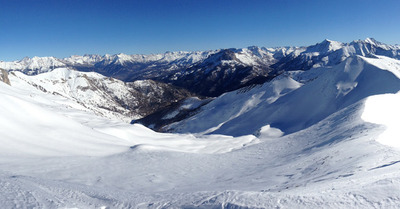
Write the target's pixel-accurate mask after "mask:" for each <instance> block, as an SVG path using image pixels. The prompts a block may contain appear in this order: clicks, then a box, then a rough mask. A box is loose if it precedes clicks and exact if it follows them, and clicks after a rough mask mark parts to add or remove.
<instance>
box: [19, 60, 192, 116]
mask: <svg viewBox="0 0 400 209" xmlns="http://www.w3.org/2000/svg"><path fill="white" fill-rule="evenodd" d="M11 76H12V77H14V78H15V79H20V80H22V81H24V82H25V84H26V85H28V86H31V87H35V88H37V89H39V90H41V91H43V92H46V93H49V94H58V95H62V96H64V97H66V98H68V99H71V100H73V101H76V102H78V103H79V104H81V105H83V106H85V107H86V108H87V109H89V110H92V111H93V112H95V113H96V114H98V115H102V116H106V117H108V118H114V119H120V120H123V121H126V122H130V121H131V120H132V119H137V118H140V117H143V116H145V115H148V114H150V113H152V112H154V111H156V110H157V109H159V108H162V107H164V106H168V105H169V104H171V103H173V102H177V101H179V100H181V99H184V98H186V97H188V96H190V95H191V94H190V93H189V92H187V91H185V90H183V89H177V88H175V87H173V86H170V85H167V84H163V83H158V82H154V81H150V80H143V81H135V82H132V83H125V82H122V81H120V80H117V79H113V78H107V77H105V76H103V75H100V74H98V73H94V72H79V71H75V70H71V69H69V68H57V69H55V70H53V71H51V72H48V73H42V74H39V75H35V76H27V75H25V74H22V73H20V72H12V73H11Z"/></svg>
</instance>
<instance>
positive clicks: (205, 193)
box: [0, 57, 400, 208]
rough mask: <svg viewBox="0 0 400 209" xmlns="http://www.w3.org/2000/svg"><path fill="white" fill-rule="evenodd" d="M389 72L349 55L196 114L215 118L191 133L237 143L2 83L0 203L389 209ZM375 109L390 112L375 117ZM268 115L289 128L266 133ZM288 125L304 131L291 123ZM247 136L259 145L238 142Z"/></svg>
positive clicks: (398, 177)
mask: <svg viewBox="0 0 400 209" xmlns="http://www.w3.org/2000/svg"><path fill="white" fill-rule="evenodd" d="M377 63H380V64H377ZM396 63H398V62H397V61H395V60H392V59H389V58H384V57H378V58H363V57H352V58H350V59H348V60H347V61H346V62H344V63H343V64H341V65H338V66H336V67H333V68H316V69H312V70H311V71H307V72H293V73H290V74H286V75H282V76H281V77H279V78H276V79H275V80H273V81H272V82H269V83H266V84H264V85H263V86H258V87H256V88H253V89H242V90H241V91H236V92H232V93H227V94H225V95H223V96H221V97H219V98H217V99H216V100H214V101H213V102H211V103H209V104H208V105H206V106H204V108H206V109H205V111H203V112H201V113H200V114H202V113H203V114H205V113H206V112H207V109H208V108H210V107H212V108H214V113H215V114H216V116H215V117H212V116H213V115H211V114H208V118H206V119H208V121H209V122H210V123H211V124H212V125H210V126H207V124H205V123H204V124H201V123H199V124H200V125H202V127H201V131H204V130H206V133H210V132H209V131H207V130H209V129H210V128H211V129H213V128H214V127H215V125H216V126H217V127H218V126H219V128H217V129H215V130H222V129H221V128H224V126H225V127H226V125H227V124H230V126H231V127H233V128H234V129H235V130H242V131H238V132H237V133H241V134H237V135H238V136H236V137H232V136H225V135H203V134H162V133H156V132H153V131H151V130H149V129H147V128H145V127H143V126H141V125H128V124H124V123H122V122H118V121H113V120H110V119H107V118H103V117H99V116H96V115H94V114H93V113H92V112H91V111H87V108H86V107H84V106H83V105H80V104H79V103H77V102H76V101H74V100H71V99H70V98H68V97H64V96H60V95H53V94H49V93H44V92H42V91H40V90H38V89H35V88H33V87H32V86H31V85H28V84H27V83H26V82H25V81H23V80H21V79H17V78H16V77H13V76H10V77H11V78H12V79H10V80H11V86H9V85H6V84H4V83H1V82H0V114H1V116H2V117H1V118H0V142H1V144H2V146H1V147H0V205H1V206H2V208H396V207H398V205H400V191H399V189H398V188H399V187H400V172H399V169H400V160H399V159H400V150H399V148H397V147H396V146H388V145H396V144H393V143H385V141H384V140H381V137H382V136H383V135H384V134H385V133H387V132H390V133H391V134H389V135H388V137H389V141H390V142H396V141H398V137H399V135H398V134H397V133H395V134H393V132H391V131H390V129H391V128H394V127H395V124H394V123H395V122H393V123H390V122H388V121H387V120H386V119H387V118H389V117H392V118H400V115H399V112H398V111H396V109H398V108H396V104H398V101H399V100H398V98H399V94H398V93H397V92H398V90H399V88H400V84H399V82H400V81H399V77H397V76H396V72H397V71H396V70H395V69H396V68H392V66H397V64H396ZM64 72H65V71H64ZM340 82H342V84H343V83H350V84H354V83H357V85H340V87H338V86H337V84H338V83H340ZM345 87H347V88H349V89H347V88H345ZM395 93H397V94H395ZM377 94H383V95H377ZM235 95H236V96H235ZM289 99H290V100H291V103H293V105H289V102H288V101H289ZM381 100H383V102H380V101H381ZM392 103H393V105H392ZM190 104H192V103H190ZM261 104H262V105H261ZM277 104H279V106H276V108H277V109H275V110H276V113H274V112H269V109H268V108H270V107H272V106H273V105H277ZM314 104H318V105H314ZM319 105H321V107H320V106H319ZM278 107H281V109H279V108H278ZM318 107H320V108H318ZM290 108H293V110H290ZM382 108H385V109H387V110H393V111H392V112H387V113H385V114H383V115H382V114H380V112H379V111H381V110H382ZM231 109H235V110H231ZM217 110H218V111H217ZM256 110H257V111H256ZM259 110H263V111H264V113H263V111H259ZM220 111H225V113H223V114H222V113H220ZM377 111H378V112H377ZM261 113H263V114H261ZM374 113H376V114H374ZM274 114H278V115H279V116H280V117H283V118H282V120H283V121H288V123H286V124H284V125H279V124H282V123H277V122H276V121H275V122H274V123H270V122H271V121H273V120H271V119H270V118H271V117H272V118H274V117H277V118H278V116H274ZM226 115H228V117H225V116H226ZM389 115H390V116H389ZM202 117H206V116H205V115H204V116H202ZM219 117H223V118H222V119H221V120H218V121H216V120H217V118H219ZM296 117H299V118H305V120H308V122H310V121H311V122H313V123H309V125H308V124H307V123H305V122H302V123H300V124H298V123H296V122H295V120H294V119H295V118H296ZM260 118H264V120H261V119H260ZM239 119H240V120H239ZM232 121H234V122H235V123H233V122H232ZM239 121H241V123H242V124H241V125H240V123H239ZM262 121H263V122H262ZM186 122H188V123H189V122H190V121H186ZM221 123H223V124H222V125H220V124H221ZM375 123H378V124H375ZM380 123H383V124H384V125H379V124H380ZM274 124H278V125H276V126H274ZM252 126H256V127H255V128H252V129H251V128H249V127H252ZM293 127H294V128H293ZM387 127H388V128H387ZM193 128H194V126H193ZM248 128H249V129H250V131H249V130H247V129H248ZM226 130H227V129H226ZM243 130H244V131H243ZM252 130H258V132H257V133H258V134H257V136H258V137H255V136H253V135H246V134H243V133H245V132H253V131H252ZM214 132H216V131H214ZM239 135H240V136H239ZM385 138H386V137H385ZM381 142H382V143H381Z"/></svg>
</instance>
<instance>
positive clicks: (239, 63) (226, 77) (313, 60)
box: [0, 38, 400, 97]
mask: <svg viewBox="0 0 400 209" xmlns="http://www.w3.org/2000/svg"><path fill="white" fill-rule="evenodd" d="M354 55H360V56H374V55H383V56H387V57H391V58H395V59H399V58H400V46H397V45H396V46H393V45H387V44H384V43H381V42H378V41H376V40H375V39H372V38H367V39H365V40H356V41H353V42H351V43H341V42H336V41H331V40H328V39H326V40H324V41H322V42H321V43H317V44H315V45H312V46H307V47H278V48H265V47H257V46H252V47H247V48H242V49H219V50H210V51H198V52H166V53H163V54H151V55H126V54H116V55H108V54H107V55H104V56H100V55H84V56H77V55H74V56H71V57H68V58H64V59H58V58H55V57H33V58H24V59H22V60H20V61H14V62H2V61H0V68H3V69H5V70H8V71H21V72H23V73H25V74H27V75H36V74H40V73H44V72H49V71H52V70H54V69H56V68H59V67H68V68H71V69H75V70H78V71H83V72H97V73H100V74H102V75H104V76H108V77H113V78H117V79H119V80H122V81H125V82H131V81H136V80H144V79H150V80H155V81H161V82H164V83H168V84H172V85H175V86H179V87H182V88H185V89H188V90H190V91H192V92H194V93H196V94H199V95H203V96H212V97H215V96H219V95H221V94H222V93H225V92H228V91H233V90H236V89H239V88H241V87H245V86H248V85H252V84H261V83H264V82H265V81H268V80H271V79H272V78H274V77H276V76H277V75H279V74H281V73H282V72H285V71H293V70H308V69H310V68H312V67H323V66H333V65H336V64H338V63H340V62H342V61H343V60H345V59H346V58H348V57H350V56H354Z"/></svg>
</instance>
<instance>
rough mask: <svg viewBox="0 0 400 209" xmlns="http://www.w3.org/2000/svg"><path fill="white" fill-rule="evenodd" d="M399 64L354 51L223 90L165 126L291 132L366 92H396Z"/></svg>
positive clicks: (190, 129)
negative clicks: (326, 64) (331, 62)
mask: <svg viewBox="0 0 400 209" xmlns="http://www.w3.org/2000/svg"><path fill="white" fill-rule="evenodd" d="M399 69H400V61H398V60H395V59H391V58H387V57H383V56H381V57H375V58H365V57H361V56H355V57H350V58H348V59H347V60H345V61H344V62H342V63H341V64H339V65H337V66H334V67H332V68H314V69H311V70H309V71H297V72H291V73H287V74H283V75H281V76H279V77H277V78H275V79H274V80H272V81H271V82H267V83H265V84H264V85H262V86H258V87H255V88H253V89H251V90H249V91H246V92H244V93H242V92H241V90H238V91H234V92H230V93H226V94H224V95H222V96H220V97H218V98H217V99H215V100H214V101H212V102H210V103H209V104H207V105H206V106H203V107H202V108H201V110H200V112H199V113H198V114H196V115H194V116H192V117H190V118H188V119H185V120H183V121H181V122H177V123H174V124H171V125H170V126H169V127H167V130H169V131H175V132H190V133H218V134H228V135H234V136H238V135H246V134H256V135H257V134H258V132H259V131H260V130H261V129H262V127H263V126H267V125H270V126H271V127H274V128H278V129H280V130H281V131H283V132H284V133H286V134H289V133H293V132H296V131H299V130H302V129H304V128H307V127H309V126H311V125H313V124H315V123H317V122H319V121H321V120H322V119H324V118H326V117H327V116H329V115H330V114H333V113H335V112H337V111H339V110H341V109H343V108H345V107H347V106H349V105H352V104H354V103H356V102H358V101H360V100H362V99H364V98H366V97H368V96H371V95H376V94H384V93H396V92H397V91H399V90H400V80H399V73H400V71H399Z"/></svg>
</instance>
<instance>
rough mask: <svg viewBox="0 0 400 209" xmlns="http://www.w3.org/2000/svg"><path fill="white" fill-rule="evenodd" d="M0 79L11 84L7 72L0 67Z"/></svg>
mask: <svg viewBox="0 0 400 209" xmlns="http://www.w3.org/2000/svg"><path fill="white" fill-rule="evenodd" d="M0 81H2V82H4V83H6V84H8V85H10V86H11V83H10V79H9V78H8V72H7V71H6V70H4V69H1V68H0Z"/></svg>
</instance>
